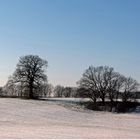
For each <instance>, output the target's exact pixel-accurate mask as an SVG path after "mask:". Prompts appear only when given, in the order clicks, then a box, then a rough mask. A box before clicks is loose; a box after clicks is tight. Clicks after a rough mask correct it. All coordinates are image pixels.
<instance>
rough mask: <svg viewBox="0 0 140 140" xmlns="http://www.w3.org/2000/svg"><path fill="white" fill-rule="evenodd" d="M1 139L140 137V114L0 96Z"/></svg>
mask: <svg viewBox="0 0 140 140" xmlns="http://www.w3.org/2000/svg"><path fill="white" fill-rule="evenodd" d="M0 138H1V139H5V138H6V139H8V138H11V139H18V138H27V139H34V138H37V139H43V138H45V139H49V138H53V139H57V138H59V139H63V138H64V139H69V138H74V139H77V138H80V139H88V138H92V139H95V138H99V139H101V138H106V139H109V138H113V139H116V138H117V139H119V138H122V139H125V138H126V139H127V138H129V139H131V138H135V139H137V138H140V114H115V113H109V112H96V111H91V110H85V109H80V108H79V107H77V106H74V105H72V104H69V105H68V103H66V102H61V101H59V102H58V101H57V102H55V101H51V100H50V101H37V100H22V99H10V98H1V99H0Z"/></svg>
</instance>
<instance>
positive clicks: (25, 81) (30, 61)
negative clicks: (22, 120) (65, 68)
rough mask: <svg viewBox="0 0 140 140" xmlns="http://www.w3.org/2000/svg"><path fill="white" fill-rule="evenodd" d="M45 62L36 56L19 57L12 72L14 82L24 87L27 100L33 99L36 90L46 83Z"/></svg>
mask: <svg viewBox="0 0 140 140" xmlns="http://www.w3.org/2000/svg"><path fill="white" fill-rule="evenodd" d="M46 68H47V61H46V60H43V59H41V58H40V57H39V56H37V55H26V56H23V57H20V60H19V63H18V64H17V67H16V70H15V72H14V75H13V77H14V81H15V82H16V83H19V84H20V85H24V87H26V92H27V91H28V92H27V93H28V97H29V98H34V97H35V96H36V95H35V91H36V89H37V88H38V87H39V86H40V85H41V84H42V82H44V81H47V76H46V73H45V72H46Z"/></svg>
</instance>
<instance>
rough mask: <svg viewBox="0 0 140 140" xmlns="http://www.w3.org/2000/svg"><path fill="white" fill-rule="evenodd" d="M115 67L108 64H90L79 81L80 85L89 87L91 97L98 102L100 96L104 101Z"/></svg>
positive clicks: (85, 87)
mask: <svg viewBox="0 0 140 140" xmlns="http://www.w3.org/2000/svg"><path fill="white" fill-rule="evenodd" d="M113 71H114V69H113V68H111V67H108V66H100V67H93V66H90V67H89V68H88V69H87V70H86V71H85V73H84V74H83V77H82V78H81V80H80V81H79V82H78V84H79V85H80V87H82V88H84V89H88V91H89V97H90V98H91V99H92V100H94V102H96V100H97V98H98V97H100V99H101V100H102V102H103V103H105V98H106V95H107V91H108V84H109V81H110V78H111V76H110V75H111V74H112V73H113Z"/></svg>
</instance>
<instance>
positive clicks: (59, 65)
mask: <svg viewBox="0 0 140 140" xmlns="http://www.w3.org/2000/svg"><path fill="white" fill-rule="evenodd" d="M27 54H35V55H39V56H40V57H42V58H43V59H46V60H47V61H48V64H49V66H48V71H47V74H48V80H49V82H50V83H52V84H53V85H56V84H61V85H64V86H65V85H69V86H75V85H76V82H77V81H78V80H79V79H80V77H81V75H82V73H83V72H84V70H85V69H86V68H88V66H89V65H93V66H100V65H108V66H112V67H114V68H115V70H116V71H118V72H120V73H122V74H124V75H126V76H132V77H133V78H135V79H136V80H138V81H139V82H140V0H0V85H1V86H3V85H4V84H5V83H6V81H7V78H8V76H9V75H12V73H13V72H14V70H15V67H16V64H17V63H18V60H19V57H20V56H23V55H27Z"/></svg>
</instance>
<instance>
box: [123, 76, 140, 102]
mask: <svg viewBox="0 0 140 140" xmlns="http://www.w3.org/2000/svg"><path fill="white" fill-rule="evenodd" d="M138 86H139V84H138V82H137V81H136V80H134V79H133V78H131V77H128V78H125V79H124V82H123V87H122V92H121V98H122V101H123V102H127V101H128V100H131V99H134V98H135V95H136V94H135V93H136V91H137V89H138Z"/></svg>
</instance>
